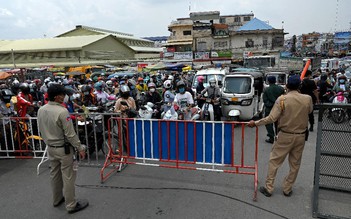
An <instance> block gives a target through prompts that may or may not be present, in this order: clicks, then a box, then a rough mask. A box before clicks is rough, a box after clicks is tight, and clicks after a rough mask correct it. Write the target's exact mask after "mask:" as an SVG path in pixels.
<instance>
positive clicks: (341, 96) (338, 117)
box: [331, 92, 348, 123]
mask: <svg viewBox="0 0 351 219" xmlns="http://www.w3.org/2000/svg"><path fill="white" fill-rule="evenodd" d="M347 95H348V93H347V92H338V93H337V94H336V96H335V97H334V99H333V102H332V103H333V104H347V103H348V101H347V98H346V97H345V96H347ZM346 116H347V109H345V108H332V109H331V119H332V120H333V121H334V122H335V123H342V122H344V121H345V118H346Z"/></svg>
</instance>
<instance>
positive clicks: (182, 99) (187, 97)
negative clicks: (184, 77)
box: [173, 81, 194, 113]
mask: <svg viewBox="0 0 351 219" xmlns="http://www.w3.org/2000/svg"><path fill="white" fill-rule="evenodd" d="M185 88H186V86H185V83H184V82H183V81H178V83H177V92H178V93H177V94H176V95H175V97H174V102H173V103H174V108H175V110H178V109H179V107H180V109H182V110H185V113H187V111H188V109H189V108H190V107H192V106H193V105H194V99H193V96H192V95H191V94H190V93H189V92H188V91H186V90H185Z"/></svg>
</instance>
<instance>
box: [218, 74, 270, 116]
mask: <svg viewBox="0 0 351 219" xmlns="http://www.w3.org/2000/svg"><path fill="white" fill-rule="evenodd" d="M263 82H264V77H263V73H262V72H260V71H256V72H254V71H250V72H245V71H242V72H232V73H229V74H227V75H226V76H225V77H224V78H223V87H222V91H221V95H222V97H221V106H222V115H223V116H224V117H225V118H226V120H231V121H237V120H249V119H252V118H253V117H255V116H259V117H261V116H262V112H263V100H262V93H263Z"/></svg>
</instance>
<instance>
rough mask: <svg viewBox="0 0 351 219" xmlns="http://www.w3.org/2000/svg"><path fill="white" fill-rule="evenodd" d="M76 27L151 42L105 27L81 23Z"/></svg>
mask: <svg viewBox="0 0 351 219" xmlns="http://www.w3.org/2000/svg"><path fill="white" fill-rule="evenodd" d="M78 28H82V29H86V30H90V31H95V32H99V33H103V34H107V35H110V34H111V35H114V36H115V37H117V38H121V39H129V40H137V41H144V42H152V41H151V40H147V39H143V38H139V37H135V36H134V35H133V34H129V33H122V32H118V31H111V30H105V29H101V28H96V27H89V26H83V25H78V26H77V27H76V29H78ZM76 29H75V30H76ZM72 31H74V30H72ZM61 35H63V34H61Z"/></svg>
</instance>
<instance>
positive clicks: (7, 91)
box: [1, 89, 14, 103]
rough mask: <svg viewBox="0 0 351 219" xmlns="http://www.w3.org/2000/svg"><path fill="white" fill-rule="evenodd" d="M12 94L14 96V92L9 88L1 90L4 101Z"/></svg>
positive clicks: (6, 101)
mask: <svg viewBox="0 0 351 219" xmlns="http://www.w3.org/2000/svg"><path fill="white" fill-rule="evenodd" d="M12 96H14V94H13V93H12V91H11V90H9V89H3V90H1V98H2V99H3V100H4V102H5V103H9V102H10V100H11V98H12Z"/></svg>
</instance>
